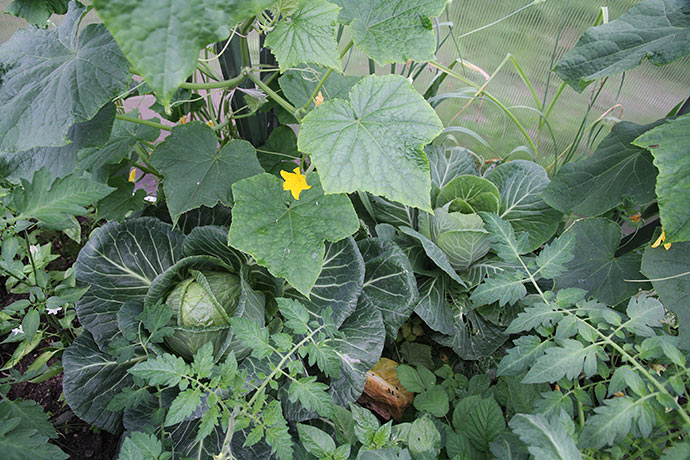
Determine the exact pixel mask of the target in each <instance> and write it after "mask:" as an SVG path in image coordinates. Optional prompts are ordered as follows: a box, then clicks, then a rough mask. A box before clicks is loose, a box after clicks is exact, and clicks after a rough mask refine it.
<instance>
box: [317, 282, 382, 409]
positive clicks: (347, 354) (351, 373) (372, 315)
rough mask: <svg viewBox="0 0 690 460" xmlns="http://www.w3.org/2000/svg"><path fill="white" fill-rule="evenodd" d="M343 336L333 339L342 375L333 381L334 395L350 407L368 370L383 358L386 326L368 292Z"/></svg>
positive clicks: (345, 326) (359, 392)
mask: <svg viewBox="0 0 690 460" xmlns="http://www.w3.org/2000/svg"><path fill="white" fill-rule="evenodd" d="M340 332H341V333H342V336H339V337H337V338H334V339H331V340H329V341H328V342H329V345H331V346H332V347H333V348H334V349H335V351H336V353H338V357H339V358H340V376H339V377H338V378H337V379H334V380H332V381H331V390H330V393H331V396H332V397H333V401H334V402H335V403H336V404H339V405H341V406H346V405H347V404H348V403H350V402H353V401H356V400H357V398H359V397H360V396H361V394H362V391H364V384H365V383H366V380H367V371H369V370H370V369H371V368H372V367H374V364H376V363H377V362H378V360H379V358H381V352H382V351H383V343H384V341H385V339H386V329H385V328H384V326H383V319H382V318H381V313H380V312H379V310H378V309H377V308H376V307H375V306H374V305H373V304H372V303H371V301H370V300H369V299H368V297H367V296H366V295H362V296H361V297H360V299H359V303H358V304H357V308H356V309H355V311H354V313H352V315H350V317H349V318H347V319H346V320H345V322H344V323H343V325H342V326H341V327H340Z"/></svg>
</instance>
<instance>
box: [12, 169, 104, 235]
mask: <svg viewBox="0 0 690 460" xmlns="http://www.w3.org/2000/svg"><path fill="white" fill-rule="evenodd" d="M113 190H115V189H114V188H112V187H108V186H107V185H105V184H101V183H100V182H96V181H94V180H92V179H89V178H86V177H78V176H75V175H69V176H65V177H62V178H60V179H56V180H55V181H53V178H52V177H51V175H50V172H48V170H47V169H46V168H41V169H40V170H38V171H36V172H35V173H34V177H33V179H32V181H31V182H29V181H27V180H25V179H22V187H21V188H19V189H17V190H16V191H15V192H14V206H15V208H16V209H17V211H18V212H19V215H18V216H17V218H18V219H36V220H38V221H39V223H40V224H41V225H42V226H44V227H47V228H52V229H56V230H64V229H67V228H74V227H77V228H78V227H79V224H78V223H77V222H76V221H75V220H74V217H73V216H82V215H84V214H86V209H85V208H84V206H88V205H90V204H91V203H93V202H96V201H98V200H100V199H101V198H103V197H105V196H107V195H108V194H109V193H110V192H112V191H113Z"/></svg>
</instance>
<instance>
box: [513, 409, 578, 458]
mask: <svg viewBox="0 0 690 460" xmlns="http://www.w3.org/2000/svg"><path fill="white" fill-rule="evenodd" d="M510 428H512V429H513V432H515V434H517V435H518V436H520V439H522V441H523V442H524V443H525V444H527V445H528V446H529V447H528V450H529V452H530V453H531V454H532V455H534V458H538V459H540V460H542V459H543V460H582V455H581V454H580V451H579V450H578V449H577V446H576V445H575V441H573V438H572V437H571V436H569V435H568V433H567V432H566V431H565V428H563V425H562V424H561V423H560V421H559V420H558V418H557V417H553V418H552V419H551V420H548V419H547V418H546V417H544V416H543V415H541V414H537V415H530V414H517V415H516V416H515V417H513V418H512V420H511V421H510Z"/></svg>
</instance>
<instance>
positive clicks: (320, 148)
mask: <svg viewBox="0 0 690 460" xmlns="http://www.w3.org/2000/svg"><path fill="white" fill-rule="evenodd" d="M442 128H443V126H442V124H441V121H440V120H439V118H438V116H437V115H436V113H435V112H434V110H433V109H432V108H431V106H430V105H429V104H428V103H427V102H426V101H425V100H424V98H422V96H421V95H420V94H419V93H418V92H417V91H415V89H414V88H412V86H411V85H410V83H409V81H408V80H407V79H406V78H404V77H402V76H399V75H386V76H376V75H371V76H369V77H365V78H363V79H362V80H361V81H360V82H359V83H357V84H356V85H355V86H353V87H352V89H351V90H350V99H349V101H344V100H332V101H328V102H324V103H323V104H321V105H320V106H319V107H317V108H316V109H314V110H312V111H311V112H310V113H309V114H308V115H307V116H306V117H304V119H303V120H302V125H301V127H300V132H299V137H298V139H297V144H298V147H299V149H300V151H302V152H305V153H307V154H309V156H310V158H311V160H312V161H313V162H314V164H315V165H316V168H317V170H318V171H319V175H320V177H321V181H322V183H323V187H324V191H325V192H326V193H339V192H345V193H350V192H355V191H366V192H370V193H372V194H374V195H380V196H384V197H386V198H390V199H391V200H394V201H398V202H400V203H403V204H406V205H409V206H412V207H416V208H420V209H423V210H427V211H431V202H430V197H429V193H430V190H431V178H430V175H429V161H428V160H427V158H426V155H425V154H424V151H423V150H422V147H423V146H424V145H425V144H427V143H429V142H431V141H432V140H433V139H434V137H436V136H437V135H438V134H439V133H440V132H441V129H442Z"/></svg>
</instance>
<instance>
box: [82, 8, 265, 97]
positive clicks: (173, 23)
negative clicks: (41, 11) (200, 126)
mask: <svg viewBox="0 0 690 460" xmlns="http://www.w3.org/2000/svg"><path fill="white" fill-rule="evenodd" d="M271 3H272V2H271V1H270V0H250V1H244V0H202V1H198V2H184V1H182V2H181V1H178V0H147V1H145V2H140V1H136V0H96V1H94V5H95V6H96V10H97V11H98V14H99V15H100V17H101V19H103V22H104V23H105V25H106V26H107V27H108V29H109V30H110V32H112V34H113V36H114V37H115V40H117V43H118V44H119V45H120V48H122V51H123V52H124V53H125V56H127V59H129V61H130V62H131V63H132V66H134V68H135V69H136V71H137V73H139V74H140V75H141V76H142V77H144V80H145V81H146V83H148V84H149V86H151V88H153V90H154V91H155V92H156V94H157V96H158V98H159V100H160V101H161V103H162V104H163V105H164V106H165V105H168V104H169V103H170V101H171V100H172V97H173V94H175V90H177V87H178V86H179V85H180V83H182V82H184V81H185V79H186V78H187V77H188V76H189V75H191V74H192V72H194V69H196V64H197V58H198V57H199V51H200V50H201V49H202V48H204V47H205V46H206V45H208V44H209V43H214V42H217V41H220V40H223V39H225V38H227V37H228V36H229V35H230V31H231V30H232V27H233V26H234V25H235V24H237V23H238V22H240V21H242V20H244V19H246V18H249V17H251V16H253V15H254V14H256V13H259V12H260V11H261V10H262V9H264V8H265V7H267V6H268V5H270V4H271Z"/></svg>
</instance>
